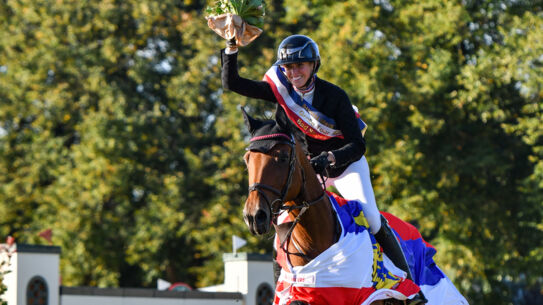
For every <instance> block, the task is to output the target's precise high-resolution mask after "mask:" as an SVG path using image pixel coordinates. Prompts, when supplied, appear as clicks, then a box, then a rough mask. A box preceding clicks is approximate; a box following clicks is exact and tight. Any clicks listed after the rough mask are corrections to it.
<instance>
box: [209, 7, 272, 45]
mask: <svg viewBox="0 0 543 305" xmlns="http://www.w3.org/2000/svg"><path fill="white" fill-rule="evenodd" d="M206 11H207V13H208V14H209V16H207V17H206V18H207V25H208V26H209V28H211V29H212V30H213V31H215V33H217V34H219V36H221V37H222V38H224V39H227V40H230V39H232V38H236V43H237V45H238V46H246V45H248V44H249V43H251V42H252V41H253V40H255V39H256V38H257V37H258V36H260V34H261V33H262V30H261V29H260V28H259V27H262V25H263V21H264V15H265V5H264V1H263V0H217V1H215V6H213V7H208V8H207V10H206Z"/></svg>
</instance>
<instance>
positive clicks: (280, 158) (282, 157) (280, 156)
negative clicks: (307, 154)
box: [275, 153, 288, 163]
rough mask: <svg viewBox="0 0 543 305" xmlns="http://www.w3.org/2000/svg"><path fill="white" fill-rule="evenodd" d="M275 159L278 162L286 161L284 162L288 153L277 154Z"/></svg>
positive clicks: (286, 160)
mask: <svg viewBox="0 0 543 305" xmlns="http://www.w3.org/2000/svg"><path fill="white" fill-rule="evenodd" d="M275 160H277V162H279V163H286V162H288V155H287V154H284V153H281V154H279V155H277V157H276V158H275Z"/></svg>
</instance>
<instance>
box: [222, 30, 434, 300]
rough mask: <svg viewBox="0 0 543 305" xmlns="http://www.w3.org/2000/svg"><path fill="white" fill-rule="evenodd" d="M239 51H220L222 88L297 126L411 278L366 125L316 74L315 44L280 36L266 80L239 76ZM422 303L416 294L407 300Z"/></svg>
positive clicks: (317, 160)
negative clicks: (385, 209)
mask: <svg viewBox="0 0 543 305" xmlns="http://www.w3.org/2000/svg"><path fill="white" fill-rule="evenodd" d="M237 52H238V50H237V46H236V42H235V40H233V39H232V40H229V41H228V42H227V47H226V49H223V50H222V51H221V59H222V75H221V78H222V84H223V87H224V88H225V89H229V90H231V91H234V92H236V93H238V94H241V95H244V96H247V97H251V98H256V99H262V100H266V101H270V102H274V103H276V104H277V111H276V120H277V121H278V123H280V124H281V123H283V124H285V123H287V124H292V125H295V126H296V127H297V128H293V130H299V131H301V132H303V135H302V136H303V137H305V142H306V144H307V150H308V152H309V155H310V157H311V160H310V163H311V165H312V166H313V168H314V169H315V171H316V172H317V173H318V174H323V175H325V176H327V180H326V186H327V187H328V186H330V185H334V186H335V187H336V189H337V190H338V191H339V192H340V194H341V195H342V196H343V197H344V198H345V199H348V200H354V199H356V200H359V201H360V202H361V203H362V206H363V211H364V215H365V216H366V218H367V220H368V223H369V225H370V230H371V233H372V234H373V235H374V236H375V239H376V240H377V242H378V243H379V244H380V245H381V247H382V248H383V250H384V251H385V253H386V255H387V256H388V257H389V258H390V259H391V260H392V262H393V263H394V264H395V265H396V266H397V267H399V268H401V269H402V270H403V271H405V272H406V273H407V276H408V278H409V279H412V276H411V272H410V271H409V267H408V263H407V261H406V258H405V256H404V254H403V251H402V248H401V247H400V244H399V242H398V240H397V239H396V237H395V235H394V233H393V232H392V230H391V229H390V227H389V226H388V223H387V222H386V220H385V219H384V217H382V216H381V215H380V213H379V210H378V209H377V204H376V202H375V197H374V194H373V189H372V185H371V180H370V173H369V166H368V163H367V161H366V158H365V157H364V153H365V151H366V146H365V141H364V138H363V136H362V132H363V130H364V129H365V127H366V126H365V124H364V123H363V122H362V121H361V120H360V119H357V113H356V112H355V110H354V109H353V106H352V104H351V102H350V100H349V97H348V96H347V94H346V93H345V91H343V89H341V88H340V87H338V86H336V85H334V84H332V83H330V82H327V81H325V80H323V79H321V78H319V77H317V74H316V73H317V71H318V70H319V67H320V54H319V48H318V46H317V44H316V43H315V42H314V41H313V40H312V39H311V38H309V37H307V36H304V35H292V36H289V37H287V38H286V39H284V40H283V41H282V42H281V44H280V45H279V48H278V50H277V61H276V62H275V64H274V65H273V66H272V67H271V68H270V69H269V70H268V72H266V76H265V77H264V81H255V80H250V79H246V78H243V77H240V76H239V74H238V67H237ZM325 169H326V170H325ZM425 301H426V300H425V299H424V297H423V296H422V294H420V295H418V296H417V297H415V299H412V300H411V302H410V304H423V303H425Z"/></svg>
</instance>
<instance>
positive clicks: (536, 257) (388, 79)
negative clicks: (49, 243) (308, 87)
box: [0, 0, 543, 304]
mask: <svg viewBox="0 0 543 305" xmlns="http://www.w3.org/2000/svg"><path fill="white" fill-rule="evenodd" d="M206 4H207V3H205V1H161V2H156V1H146V0H143V1H132V0H127V1H123V2H115V1H101V2H96V3H95V2H84V3H81V2H76V1H60V2H57V3H56V4H55V5H54V6H50V5H45V3H43V4H42V3H41V2H36V1H18V2H12V1H8V2H5V1H4V2H0V30H2V33H3V35H1V37H0V100H1V101H2V103H0V172H1V173H2V174H1V175H0V215H2V217H1V219H0V236H2V235H3V236H7V235H13V236H14V237H16V239H17V241H18V242H35V243H39V242H42V241H41V240H40V239H39V237H38V236H37V233H39V232H40V231H42V230H43V229H46V228H52V229H53V242H54V243H55V244H57V245H60V246H62V248H63V254H62V258H61V270H62V278H63V285H68V286H70V285H96V286H147V287H153V286H155V284H154V283H155V281H156V279H157V278H165V279H167V280H169V281H172V282H173V281H183V282H188V283H189V284H191V285H193V286H203V285H211V284H218V283H220V282H222V280H223V278H222V276H223V274H222V272H223V269H222V260H221V255H222V253H223V252H228V251H230V250H231V236H232V234H236V235H238V236H241V237H243V238H245V239H247V240H248V245H247V246H245V248H244V250H245V251H250V252H261V253H265V252H269V251H270V249H271V241H270V240H268V239H267V238H262V239H260V238H256V237H253V236H250V235H249V233H248V230H247V228H246V227H245V224H244V223H243V220H242V217H241V212H242V206H243V201H244V199H245V196H246V193H247V191H246V187H247V182H246V172H245V166H244V163H243V161H242V156H243V154H244V148H245V140H246V137H247V134H246V130H245V128H244V126H243V123H242V117H241V115H240V112H239V109H238V108H239V105H244V106H245V107H247V109H248V110H249V112H251V114H253V115H259V114H260V115H262V116H267V117H272V116H273V110H274V105H273V104H271V103H265V102H262V101H255V100H251V99H248V98H244V97H240V96H238V95H236V94H233V93H223V91H222V88H221V83H220V58H219V52H218V51H219V49H220V48H221V47H223V46H224V41H222V40H220V39H219V38H218V36H217V35H215V34H214V33H213V32H212V31H210V30H209V29H208V28H207V25H206V22H205V19H204V14H205V10H204V7H205V6H206ZM542 11H543V10H542V6H541V4H540V3H537V2H535V1H491V0H488V1H444V0H432V1H425V2H422V3H419V2H413V1H407V2H406V1H369V2H368V1H355V0H348V1H328V0H326V1H323V0H312V1H293V0H286V1H270V2H269V3H268V6H267V10H266V21H265V23H264V24H263V30H264V32H263V34H262V35H261V36H260V37H259V38H258V39H257V40H255V41H254V42H253V43H252V44H251V45H250V46H248V47H245V48H242V49H240V54H239V66H240V74H241V75H242V76H244V77H248V78H252V79H261V78H262V75H263V74H264V73H265V71H266V70H267V68H268V67H269V65H270V64H272V63H273V62H274V59H275V54H276V53H275V52H276V47H277V45H278V44H279V42H280V41H281V40H282V39H283V38H284V37H286V36H287V35H290V34H294V33H301V34H306V35H309V36H311V37H312V38H313V39H314V40H315V41H317V43H318V44H319V47H320V52H321V56H322V66H321V69H320V70H319V76H320V77H322V78H324V79H327V80H329V81H332V82H334V83H336V84H338V85H340V86H341V87H342V88H344V89H345V90H346V92H347V93H348V94H349V96H350V97H351V100H352V102H353V103H354V104H355V105H356V106H358V108H359V109H360V112H361V115H362V117H363V119H364V120H365V121H366V122H367V123H368V124H369V130H368V132H367V133H366V140H367V145H368V152H367V158H368V160H369V162H370V165H371V171H372V178H373V181H372V182H373V186H374V190H375V194H376V197H377V200H378V205H379V207H380V208H381V209H382V210H387V211H390V212H393V213H395V214H397V215H399V216H401V217H403V218H404V219H407V220H410V221H413V222H416V223H417V224H418V226H419V228H420V230H421V231H422V233H423V235H424V236H425V238H426V239H427V240H428V241H430V242H431V243H432V244H434V245H435V246H436V248H437V249H438V254H437V261H438V264H439V265H440V266H441V267H442V268H443V269H444V270H445V271H446V273H447V274H448V275H449V276H450V277H451V279H453V280H454V282H455V283H456V284H457V286H458V287H459V289H461V291H462V292H463V293H464V294H465V295H466V296H468V297H469V299H470V302H471V303H473V304H528V303H529V300H528V299H526V298H525V299H521V298H519V297H518V295H522V294H519V293H518V292H519V290H522V291H524V292H529V291H538V290H537V289H540V287H541V274H543V269H542V268H543V267H542V266H543V252H542V249H541V247H540V241H541V240H542V239H543V227H542V226H541V223H542V220H543V206H542V202H543V142H542V140H543V124H541V117H542V113H543V108H542V107H543V106H542V105H543V103H541V99H542V97H543V91H542V87H541V84H542V83H543V74H542V72H541V71H543V69H541V66H542V65H543V62H542V58H541V54H543V49H542V46H543V45H542V44H541V41H542V40H543V36H542V35H543V34H542V33H543V21H542V20H543V19H542V14H543V12H542ZM524 295H528V294H526V293H525V294H524Z"/></svg>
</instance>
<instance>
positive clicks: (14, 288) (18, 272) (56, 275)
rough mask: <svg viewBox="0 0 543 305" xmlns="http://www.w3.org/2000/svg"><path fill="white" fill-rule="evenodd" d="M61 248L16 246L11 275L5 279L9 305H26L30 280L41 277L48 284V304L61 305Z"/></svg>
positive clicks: (6, 298)
mask: <svg viewBox="0 0 543 305" xmlns="http://www.w3.org/2000/svg"><path fill="white" fill-rule="evenodd" d="M59 254H60V248H59V247H49V246H37V245H25V244H16V245H15V252H14V253H12V256H11V265H10V267H9V270H10V273H8V274H6V275H5V277H4V283H5V284H6V286H7V287H8V290H7V291H6V293H5V294H4V296H3V298H4V299H5V300H6V301H7V302H8V305H26V304H27V300H26V290H27V287H28V284H29V282H30V280H32V279H33V278H34V277H35V276H39V277H41V278H42V279H43V280H44V281H45V282H46V284H47V295H48V300H47V301H48V304H50V305H56V304H59V280H60V272H59Z"/></svg>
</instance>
